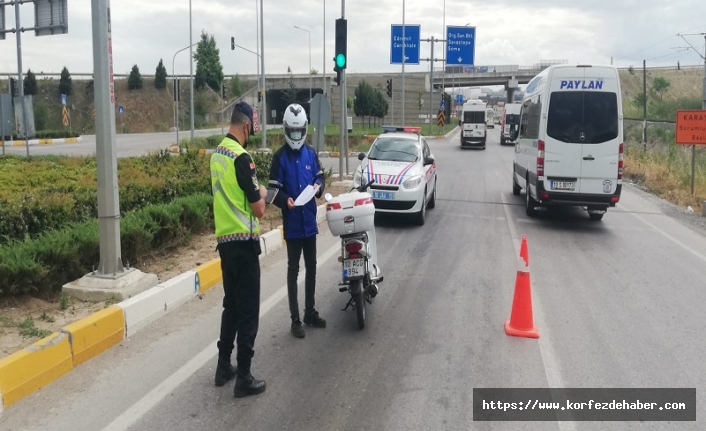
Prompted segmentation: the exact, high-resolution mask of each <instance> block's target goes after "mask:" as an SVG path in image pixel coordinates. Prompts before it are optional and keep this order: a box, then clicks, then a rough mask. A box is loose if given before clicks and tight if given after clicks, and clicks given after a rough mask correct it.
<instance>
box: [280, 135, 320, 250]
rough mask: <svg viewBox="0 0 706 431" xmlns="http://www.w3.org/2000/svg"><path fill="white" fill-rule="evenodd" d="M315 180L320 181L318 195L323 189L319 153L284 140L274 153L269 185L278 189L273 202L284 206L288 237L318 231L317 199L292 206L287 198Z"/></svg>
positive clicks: (307, 236) (292, 196) (305, 236)
mask: <svg viewBox="0 0 706 431" xmlns="http://www.w3.org/2000/svg"><path fill="white" fill-rule="evenodd" d="M313 184H318V185H319V190H318V192H317V194H316V197H317V198H318V197H321V195H322V194H323V192H324V171H323V169H322V167H321V163H320V162H319V156H318V154H316V150H314V149H313V148H312V147H311V146H309V145H307V144H305V145H304V146H303V147H302V148H301V149H300V150H299V151H294V150H292V149H291V148H290V147H289V145H287V144H284V145H282V147H281V148H280V149H279V150H277V151H276V152H275V154H274V156H273V157H272V167H271V168H270V181H269V187H270V188H275V189H279V192H278V193H277V196H276V197H275V200H274V204H275V205H276V206H277V207H279V208H281V209H282V225H283V227H284V238H285V239H303V238H310V237H312V236H315V235H317V234H318V233H319V228H318V225H317V222H316V200H315V199H312V200H310V201H309V202H308V203H306V204H305V205H303V206H300V207H294V208H293V209H291V210H290V209H289V208H288V207H287V200H288V199H289V198H290V197H291V198H292V199H293V200H296V199H297V196H299V194H300V193H301V192H302V191H304V189H305V188H306V187H307V186H309V185H313Z"/></svg>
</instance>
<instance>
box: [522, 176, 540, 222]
mask: <svg viewBox="0 0 706 431" xmlns="http://www.w3.org/2000/svg"><path fill="white" fill-rule="evenodd" d="M525 195H526V199H525V213H527V215H528V216H529V217H537V209H536V207H537V205H538V203H537V201H536V200H534V198H533V197H532V193H531V192H530V185H529V179H528V180H527V190H525Z"/></svg>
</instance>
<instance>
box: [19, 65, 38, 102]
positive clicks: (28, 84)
mask: <svg viewBox="0 0 706 431" xmlns="http://www.w3.org/2000/svg"><path fill="white" fill-rule="evenodd" d="M23 83H24V85H23V86H22V87H23V88H24V91H25V94H27V95H32V96H34V95H35V94H37V77H36V76H35V75H34V73H32V70H31V69H28V70H27V76H26V77H25V79H24V81H23Z"/></svg>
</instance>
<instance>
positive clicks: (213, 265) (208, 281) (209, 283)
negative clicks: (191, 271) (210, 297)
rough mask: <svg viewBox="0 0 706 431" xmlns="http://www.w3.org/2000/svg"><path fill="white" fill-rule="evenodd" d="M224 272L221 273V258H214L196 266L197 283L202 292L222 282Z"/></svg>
mask: <svg viewBox="0 0 706 431" xmlns="http://www.w3.org/2000/svg"><path fill="white" fill-rule="evenodd" d="M222 277H223V274H222V273H221V260H220V259H213V260H212V261H210V262H207V263H204V264H203V265H201V266H199V267H198V268H196V276H195V281H194V282H195V284H196V287H197V289H198V291H199V292H200V293H203V292H205V291H207V290H208V289H210V288H212V287H213V286H215V285H216V284H218V283H220V282H221V280H222Z"/></svg>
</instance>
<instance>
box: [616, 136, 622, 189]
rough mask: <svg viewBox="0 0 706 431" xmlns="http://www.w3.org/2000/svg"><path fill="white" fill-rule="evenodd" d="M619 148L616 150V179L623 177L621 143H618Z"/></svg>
mask: <svg viewBox="0 0 706 431" xmlns="http://www.w3.org/2000/svg"><path fill="white" fill-rule="evenodd" d="M619 148H620V149H619V150H618V181H620V180H622V179H623V144H620V147H619ZM616 202H617V201H616Z"/></svg>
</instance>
